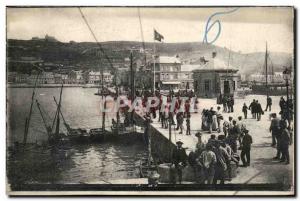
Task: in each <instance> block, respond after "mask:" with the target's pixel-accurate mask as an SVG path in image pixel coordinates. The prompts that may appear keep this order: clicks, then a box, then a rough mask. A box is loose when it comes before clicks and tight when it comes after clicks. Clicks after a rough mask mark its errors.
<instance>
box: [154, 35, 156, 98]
mask: <svg viewBox="0 0 300 201" xmlns="http://www.w3.org/2000/svg"><path fill="white" fill-rule="evenodd" d="M155 51H156V50H155V39H154V40H153V58H154V60H153V93H155V62H156V56H155Z"/></svg>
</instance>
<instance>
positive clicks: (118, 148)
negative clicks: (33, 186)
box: [8, 143, 146, 184]
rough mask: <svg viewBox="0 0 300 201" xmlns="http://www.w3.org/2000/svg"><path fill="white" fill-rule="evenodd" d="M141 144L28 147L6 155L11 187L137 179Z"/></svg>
mask: <svg viewBox="0 0 300 201" xmlns="http://www.w3.org/2000/svg"><path fill="white" fill-rule="evenodd" d="M145 153H146V150H145V147H144V145H143V144H141V143H138V144H108V143H105V144H93V145H73V146H72V147H70V148H64V149H62V148H51V149H50V148H42V147H27V149H26V151H25V152H17V153H12V152H10V154H9V157H8V158H9V160H8V178H9V181H10V183H63V184H78V183H103V182H109V180H117V179H129V178H138V177H139V171H138V170H139V167H138V166H139V164H140V160H141V159H142V158H145V157H146V156H145Z"/></svg>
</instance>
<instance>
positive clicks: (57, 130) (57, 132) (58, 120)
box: [55, 84, 64, 135]
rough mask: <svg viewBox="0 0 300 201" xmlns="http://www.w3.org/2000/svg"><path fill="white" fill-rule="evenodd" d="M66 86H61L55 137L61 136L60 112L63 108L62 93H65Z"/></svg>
mask: <svg viewBox="0 0 300 201" xmlns="http://www.w3.org/2000/svg"><path fill="white" fill-rule="evenodd" d="M63 87H64V85H63V84H62V85H61V90H60V95H59V102H58V106H57V119H56V128H55V135H58V134H59V124H60V118H59V112H60V107H61V99H62V91H63Z"/></svg>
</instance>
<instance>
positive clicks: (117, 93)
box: [116, 83, 120, 135]
mask: <svg viewBox="0 0 300 201" xmlns="http://www.w3.org/2000/svg"><path fill="white" fill-rule="evenodd" d="M116 96H117V101H119V99H118V97H119V88H118V85H117V83H116ZM118 104H120V103H118ZM119 125H120V113H119V106H118V111H117V135H118V134H119Z"/></svg>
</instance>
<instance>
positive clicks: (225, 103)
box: [222, 96, 228, 112]
mask: <svg viewBox="0 0 300 201" xmlns="http://www.w3.org/2000/svg"><path fill="white" fill-rule="evenodd" d="M222 103H223V112H227V109H228V108H227V96H224V97H223V99H222Z"/></svg>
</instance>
